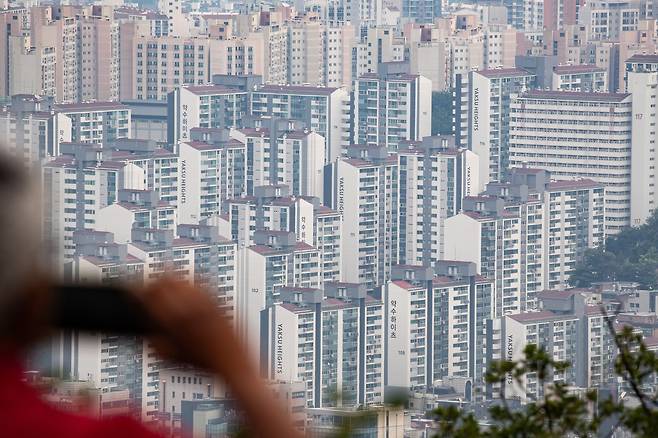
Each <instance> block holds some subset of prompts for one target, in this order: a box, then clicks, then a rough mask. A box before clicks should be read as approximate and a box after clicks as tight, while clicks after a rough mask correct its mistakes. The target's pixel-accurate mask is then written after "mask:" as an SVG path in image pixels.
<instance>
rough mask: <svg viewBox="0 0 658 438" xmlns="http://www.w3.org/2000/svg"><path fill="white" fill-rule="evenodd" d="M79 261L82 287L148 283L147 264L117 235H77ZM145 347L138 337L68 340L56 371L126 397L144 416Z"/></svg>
mask: <svg viewBox="0 0 658 438" xmlns="http://www.w3.org/2000/svg"><path fill="white" fill-rule="evenodd" d="M73 241H74V243H75V248H76V249H75V257H74V258H73V260H72V269H71V275H72V277H73V279H74V280H75V281H77V282H81V283H90V284H94V285H96V284H109V285H112V284H115V283H116V282H117V281H129V282H131V283H133V284H141V283H142V282H143V281H144V261H143V260H139V259H138V258H136V257H134V256H131V255H130V254H128V252H127V247H126V245H125V244H118V243H116V242H115V241H114V239H113V236H112V233H107V232H99V231H93V230H79V231H76V232H74V237H73ZM142 348H143V344H142V341H141V339H139V338H138V337H137V336H117V335H107V334H100V333H84V334H83V333H78V334H68V335H65V334H64V335H62V336H61V338H56V339H55V340H54V341H53V352H54V355H55V357H54V362H55V363H54V365H55V366H57V365H59V366H60V367H61V368H60V369H61V372H63V373H64V374H66V373H69V376H68V377H69V378H73V379H78V380H84V381H87V382H89V383H90V384H91V385H93V387H94V388H97V389H98V390H100V391H101V392H102V393H106V394H113V395H118V394H119V393H120V392H122V391H125V392H126V394H124V397H125V398H127V407H128V408H129V409H130V410H131V412H134V413H136V414H137V415H140V414H141V407H142V398H143V397H146V393H145V391H144V388H143V387H142V365H143V362H142V361H141V360H135V358H140V357H141V354H142Z"/></svg>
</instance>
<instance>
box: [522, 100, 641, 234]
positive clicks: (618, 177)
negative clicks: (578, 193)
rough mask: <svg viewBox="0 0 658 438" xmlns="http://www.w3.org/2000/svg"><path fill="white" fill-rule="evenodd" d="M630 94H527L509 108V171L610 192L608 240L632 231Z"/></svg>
mask: <svg viewBox="0 0 658 438" xmlns="http://www.w3.org/2000/svg"><path fill="white" fill-rule="evenodd" d="M632 111H633V104H632V101H631V95H630V94H622V93H579V92H568V91H528V92H526V93H523V94H521V95H519V96H518V97H516V98H514V99H513V101H512V103H511V105H510V122H509V123H510V148H509V150H510V160H509V161H510V165H511V166H517V167H518V166H523V165H527V166H528V167H532V168H539V169H545V170H548V171H550V172H551V175H552V176H553V177H555V178H559V179H568V178H585V179H592V180H594V181H596V182H599V183H602V184H604V185H605V187H606V199H605V201H606V205H605V216H606V219H605V220H606V234H616V233H618V232H619V231H620V230H621V229H623V228H624V227H628V226H629V225H631V214H630V212H631V162H632V157H631V150H632V134H631V129H632V124H633V119H634V118H633V117H632Z"/></svg>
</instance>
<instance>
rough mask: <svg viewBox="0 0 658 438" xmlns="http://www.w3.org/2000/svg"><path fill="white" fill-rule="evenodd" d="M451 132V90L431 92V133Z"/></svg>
mask: <svg viewBox="0 0 658 438" xmlns="http://www.w3.org/2000/svg"><path fill="white" fill-rule="evenodd" d="M439 134H452V92H450V91H444V92H437V91H433V92H432V135H439Z"/></svg>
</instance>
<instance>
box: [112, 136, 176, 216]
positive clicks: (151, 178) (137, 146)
mask: <svg viewBox="0 0 658 438" xmlns="http://www.w3.org/2000/svg"><path fill="white" fill-rule="evenodd" d="M103 154H104V156H106V157H107V158H108V159H110V160H112V161H118V162H122V163H131V164H134V165H135V166H137V167H139V168H140V169H142V170H143V171H144V181H143V187H144V188H145V189H147V190H153V191H155V192H156V193H157V194H158V196H159V197H160V200H161V201H163V202H168V203H170V204H171V205H174V206H176V205H178V191H179V166H180V160H179V156H178V154H175V153H173V152H172V151H170V150H169V149H165V148H162V147H160V146H159V144H158V143H156V142H155V141H153V140H137V139H127V138H121V139H117V140H115V141H114V142H112V143H111V144H109V145H104V147H103Z"/></svg>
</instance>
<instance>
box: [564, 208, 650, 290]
mask: <svg viewBox="0 0 658 438" xmlns="http://www.w3.org/2000/svg"><path fill="white" fill-rule="evenodd" d="M657 269H658V217H657V214H656V213H654V214H653V215H652V216H651V217H650V218H649V219H648V220H647V222H646V223H645V224H644V225H642V226H640V227H636V228H627V229H625V230H623V231H621V232H620V233H619V234H618V235H616V236H611V237H608V238H607V239H606V241H605V245H604V246H602V247H599V248H594V249H590V250H588V251H587V252H586V253H585V258H584V260H583V261H582V262H581V263H579V264H578V266H577V267H576V270H575V271H574V273H573V274H572V275H571V277H570V280H569V281H570V283H571V284H572V285H574V286H578V287H587V286H590V285H591V284H592V283H594V282H599V281H635V282H638V283H640V285H641V286H642V287H644V288H647V289H655V288H657V287H658V271H657Z"/></svg>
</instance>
